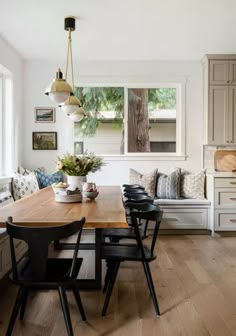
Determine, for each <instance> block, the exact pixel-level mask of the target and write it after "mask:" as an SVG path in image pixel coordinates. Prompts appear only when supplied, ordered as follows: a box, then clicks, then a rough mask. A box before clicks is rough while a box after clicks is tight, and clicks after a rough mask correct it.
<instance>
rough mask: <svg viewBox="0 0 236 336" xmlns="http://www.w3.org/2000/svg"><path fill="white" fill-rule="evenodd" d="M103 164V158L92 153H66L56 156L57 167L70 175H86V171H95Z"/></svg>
mask: <svg viewBox="0 0 236 336" xmlns="http://www.w3.org/2000/svg"><path fill="white" fill-rule="evenodd" d="M104 165H105V162H104V160H103V158H101V157H100V156H96V155H95V154H93V153H86V154H82V155H78V156H77V155H72V154H70V153H66V154H64V155H62V156H58V162H57V169H58V170H59V171H60V172H62V173H64V174H67V175H70V176H86V175H87V174H88V173H95V172H96V171H98V170H100V169H101V167H102V166H104Z"/></svg>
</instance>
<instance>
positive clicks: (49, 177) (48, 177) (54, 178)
mask: <svg viewBox="0 0 236 336" xmlns="http://www.w3.org/2000/svg"><path fill="white" fill-rule="evenodd" d="M36 176H37V179H38V183H39V188H40V189H42V188H46V187H48V186H50V185H52V184H53V183H58V182H62V181H63V175H62V173H60V172H56V173H54V174H47V173H44V172H42V171H38V172H37V173H36Z"/></svg>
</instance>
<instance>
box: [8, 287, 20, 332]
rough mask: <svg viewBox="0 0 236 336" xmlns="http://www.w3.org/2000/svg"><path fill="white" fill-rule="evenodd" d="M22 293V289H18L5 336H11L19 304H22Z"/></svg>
mask: <svg viewBox="0 0 236 336" xmlns="http://www.w3.org/2000/svg"><path fill="white" fill-rule="evenodd" d="M23 291H24V288H23V287H20V288H19V291H18V293H17V297H16V301H15V305H14V307H13V310H12V314H11V318H10V322H9V324H8V328H7V332H6V336H11V334H12V330H13V328H14V325H15V322H16V318H17V315H18V313H19V310H20V306H21V302H22V298H23Z"/></svg>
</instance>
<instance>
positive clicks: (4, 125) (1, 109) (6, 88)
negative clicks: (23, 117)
mask: <svg viewBox="0 0 236 336" xmlns="http://www.w3.org/2000/svg"><path fill="white" fill-rule="evenodd" d="M0 90H1V97H0V160H1V162H0V176H5V175H10V174H12V172H13V156H14V153H13V151H14V149H13V139H14V137H13V78H12V74H11V72H10V71H8V70H7V69H6V68H5V67H3V66H2V65H0ZM7 95H8V96H7Z"/></svg>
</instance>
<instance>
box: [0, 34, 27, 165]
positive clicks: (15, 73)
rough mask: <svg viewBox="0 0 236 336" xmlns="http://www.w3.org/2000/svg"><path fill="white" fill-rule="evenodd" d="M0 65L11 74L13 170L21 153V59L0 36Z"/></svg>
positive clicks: (20, 159)
mask: <svg viewBox="0 0 236 336" xmlns="http://www.w3.org/2000/svg"><path fill="white" fill-rule="evenodd" d="M0 64H2V65H3V66H4V67H5V68H7V69H8V70H9V71H10V72H11V73H12V78H13V120H14V125H13V128H14V132H13V134H14V144H13V146H14V150H15V153H14V162H13V165H14V169H16V168H17V166H18V165H19V164H20V163H21V161H22V151H23V141H22V139H23V132H22V131H23V90H24V88H23V59H22V57H21V56H20V55H19V54H18V53H17V52H16V50H15V49H14V48H13V47H12V46H10V45H9V44H8V43H7V42H6V41H5V40H4V39H3V38H2V37H1V35H0Z"/></svg>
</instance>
